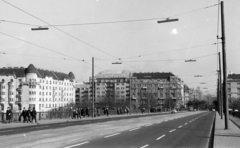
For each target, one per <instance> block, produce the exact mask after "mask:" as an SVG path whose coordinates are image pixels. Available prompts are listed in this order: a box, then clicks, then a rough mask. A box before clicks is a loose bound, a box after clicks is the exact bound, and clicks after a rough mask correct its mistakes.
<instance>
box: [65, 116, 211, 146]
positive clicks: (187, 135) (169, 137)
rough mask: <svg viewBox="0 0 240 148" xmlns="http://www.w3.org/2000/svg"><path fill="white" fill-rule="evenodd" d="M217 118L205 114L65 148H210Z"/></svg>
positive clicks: (147, 126) (131, 130)
mask: <svg viewBox="0 0 240 148" xmlns="http://www.w3.org/2000/svg"><path fill="white" fill-rule="evenodd" d="M214 116H215V113H214V112H203V113H199V114H194V115H190V116H186V117H182V118H176V119H173V120H168V121H164V122H159V123H155V124H149V125H145V126H141V127H135V128H132V129H129V130H128V131H123V132H119V133H112V134H109V135H105V136H102V137H99V138H96V139H92V140H88V141H83V142H80V143H73V144H71V145H68V146H65V148H77V147H79V148H146V147H149V148H155V147H156V148H159V147H174V148H175V147H177V148H179V147H184V148H185V147H194V148H198V147H199V148H206V147H211V131H212V126H213V121H214Z"/></svg>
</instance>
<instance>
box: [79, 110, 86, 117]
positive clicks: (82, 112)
mask: <svg viewBox="0 0 240 148" xmlns="http://www.w3.org/2000/svg"><path fill="white" fill-rule="evenodd" d="M80 112H81V116H83V117H85V114H84V109H83V108H81V109H80Z"/></svg>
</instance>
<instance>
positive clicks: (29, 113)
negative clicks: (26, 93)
mask: <svg viewBox="0 0 240 148" xmlns="http://www.w3.org/2000/svg"><path fill="white" fill-rule="evenodd" d="M26 117H27V123H28V121H29V122H32V121H31V107H29V108H28V110H27V116H26Z"/></svg>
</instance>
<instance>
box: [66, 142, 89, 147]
mask: <svg viewBox="0 0 240 148" xmlns="http://www.w3.org/2000/svg"><path fill="white" fill-rule="evenodd" d="M86 143H88V141H86V142H83V143H79V144H75V145H71V146H67V147H65V148H71V147H75V146H79V145H83V144H86Z"/></svg>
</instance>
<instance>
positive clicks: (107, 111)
mask: <svg viewBox="0 0 240 148" xmlns="http://www.w3.org/2000/svg"><path fill="white" fill-rule="evenodd" d="M106 114H107V116H108V115H109V110H108V108H106Z"/></svg>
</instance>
